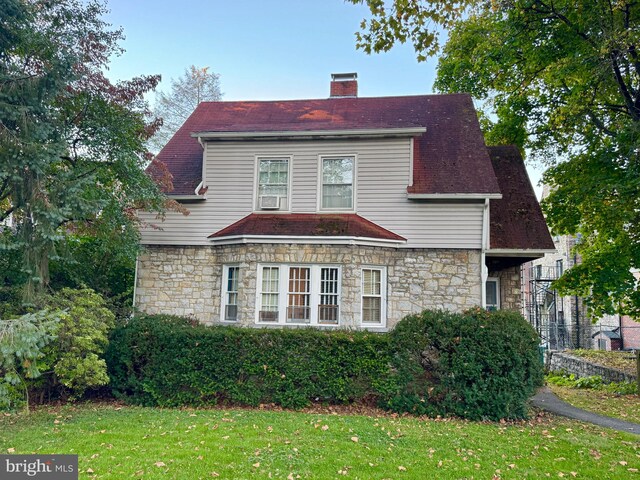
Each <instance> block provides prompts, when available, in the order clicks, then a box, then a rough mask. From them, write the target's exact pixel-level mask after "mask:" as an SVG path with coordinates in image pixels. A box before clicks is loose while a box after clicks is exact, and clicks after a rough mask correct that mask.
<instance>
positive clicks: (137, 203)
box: [0, 0, 170, 299]
mask: <svg viewBox="0 0 640 480" xmlns="http://www.w3.org/2000/svg"><path fill="white" fill-rule="evenodd" d="M104 13H105V8H104V6H103V5H102V4H101V3H98V2H97V1H95V0H90V1H86V2H85V1H80V0H46V1H45V0H5V1H4V2H2V3H0V160H1V161H0V225H2V224H3V222H4V223H6V221H8V220H9V219H10V220H11V223H12V225H13V227H12V228H11V229H6V228H5V232H4V233H3V235H1V236H0V250H4V251H5V253H6V252H10V254H11V255H14V256H15V255H22V257H23V263H22V267H23V270H24V271H25V273H26V275H27V280H26V288H25V298H27V299H31V298H33V296H34V294H35V292H36V291H37V290H39V289H41V288H42V286H43V285H45V284H46V283H47V281H48V265H49V260H50V259H51V258H56V255H57V254H58V252H57V251H56V247H57V246H58V245H59V244H60V242H61V241H62V240H63V239H64V238H65V237H67V236H69V235H71V234H75V235H78V234H88V235H104V238H109V236H110V237H111V238H116V237H119V236H121V235H122V232H123V231H125V230H126V231H127V232H129V231H131V229H134V228H135V222H136V219H135V210H136V209H138V208H144V209H146V210H150V211H157V212H162V211H164V209H165V208H167V206H168V204H167V202H166V199H165V197H164V196H163V195H162V194H161V192H160V188H159V186H158V185H157V183H156V182H155V181H154V180H153V179H152V178H151V177H150V176H149V175H147V174H146V173H145V172H144V167H145V166H147V165H148V164H149V163H150V162H151V167H152V168H153V169H154V172H155V173H156V175H157V174H158V172H166V169H164V168H163V166H162V165H159V164H157V162H154V161H153V160H151V157H150V156H149V155H148V154H147V152H146V149H145V145H144V142H145V141H146V139H147V138H148V137H149V136H150V135H151V134H152V133H153V132H154V131H155V129H156V128H157V126H158V122H152V123H150V124H148V123H146V122H145V118H148V116H149V113H150V112H149V110H148V108H147V105H146V103H145V101H144V99H143V95H144V94H145V93H146V92H148V91H150V90H152V89H153V88H155V86H156V85H157V83H158V81H159V79H160V78H159V77H158V76H143V77H138V78H134V79H132V80H130V81H125V82H120V83H117V84H112V83H111V82H110V81H109V80H108V79H107V78H106V77H105V76H104V75H103V70H104V69H105V67H106V66H107V65H108V61H109V57H110V56H111V55H114V54H118V53H119V52H120V51H121V50H120V48H119V46H118V42H119V41H120V39H121V38H122V32H121V31H120V30H110V29H109V25H108V24H106V23H105V22H104V21H103V20H102V19H101V16H102V15H103V14H104ZM162 178H164V179H165V180H166V179H167V178H169V177H168V176H166V175H165V176H164V177H162ZM164 186H165V188H170V185H169V184H168V183H165V185H164ZM0 228H2V227H0ZM134 231H135V230H134Z"/></svg>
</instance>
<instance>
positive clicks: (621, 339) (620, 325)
mask: <svg viewBox="0 0 640 480" xmlns="http://www.w3.org/2000/svg"><path fill="white" fill-rule="evenodd" d="M618 333H619V334H620V350H624V335H623V334H622V315H618Z"/></svg>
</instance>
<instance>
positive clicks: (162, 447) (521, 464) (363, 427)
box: [0, 404, 640, 480]
mask: <svg viewBox="0 0 640 480" xmlns="http://www.w3.org/2000/svg"><path fill="white" fill-rule="evenodd" d="M7 452H9V453H37V452H41V453H76V454H78V455H79V456H80V472H81V474H80V478H81V479H83V478H96V479H98V478H100V479H107V478H110V479H122V478H137V477H142V478H175V479H187V480H190V479H199V478H202V479H205V478H207V479H210V478H227V479H244V478H282V479H287V478H290V479H297V478H303V479H311V478H314V479H332V478H351V479H402V478H407V479H409V478H416V479H423V478H444V479H447V478H468V479H471V478H476V479H487V478H489V479H490V478H504V479H507V478H513V479H521V478H545V477H551V478H558V477H566V478H573V477H574V476H575V477H576V478H599V479H605V478H615V479H619V478H640V474H639V473H638V470H640V441H639V439H638V437H634V436H631V435H628V434H624V433H617V432H612V431H608V430H603V429H600V428H597V427H593V426H587V425H582V424H580V423H576V422H571V421H568V420H563V419H551V420H550V419H549V418H548V417H542V418H536V419H535V421H532V422H521V423H514V424H501V423H471V422H464V421H460V420H441V421H435V420H428V419H419V418H413V417H393V416H385V415H381V414H378V416H377V417H376V416H363V415H332V414H315V413H296V412H288V411H261V410H218V409H214V410H161V409H151V408H137V407H118V406H115V405H91V404H89V405H84V406H79V407H62V408H58V409H41V410H39V411H36V412H34V413H32V414H31V415H30V416H29V417H25V416H23V415H11V416H4V417H1V418H0V453H7Z"/></svg>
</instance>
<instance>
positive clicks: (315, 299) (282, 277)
mask: <svg viewBox="0 0 640 480" xmlns="http://www.w3.org/2000/svg"><path fill="white" fill-rule="evenodd" d="M264 267H278V268H279V278H278V288H279V290H278V321H277V322H264V321H260V304H261V303H262V270H263V268H264ZM291 267H293V268H309V269H310V270H311V271H310V275H311V297H310V302H309V306H310V307H311V318H310V320H309V323H304V322H300V323H292V322H287V306H288V305H287V302H288V297H289V268H291ZM323 268H335V269H337V270H338V323H336V324H331V323H318V305H319V302H320V295H321V293H320V278H321V275H320V272H321V270H322V269H323ZM341 316H342V267H341V266H340V265H334V264H315V263H314V264H299V263H259V264H258V272H257V275H256V308H255V318H254V321H255V323H256V325H279V326H283V325H284V326H286V325H291V326H301V325H302V326H315V327H329V328H339V327H340V325H341V323H342V321H341Z"/></svg>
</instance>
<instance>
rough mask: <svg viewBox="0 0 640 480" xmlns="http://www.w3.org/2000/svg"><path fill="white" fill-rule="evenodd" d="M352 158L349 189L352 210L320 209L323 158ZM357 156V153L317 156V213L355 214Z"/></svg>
mask: <svg viewBox="0 0 640 480" xmlns="http://www.w3.org/2000/svg"><path fill="white" fill-rule="evenodd" d="M345 157H352V158H353V177H352V179H353V183H352V185H351V189H352V191H353V199H352V205H351V206H352V208H322V161H323V160H324V159H325V158H345ZM357 173H358V154H357V153H336V154H331V155H328V154H324V153H323V154H322V155H318V192H317V197H318V201H317V205H316V208H317V211H318V212H322V213H355V212H356V211H357V208H358V207H357V201H356V199H357V198H358V195H357V192H358V190H357V187H358V175H357Z"/></svg>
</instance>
